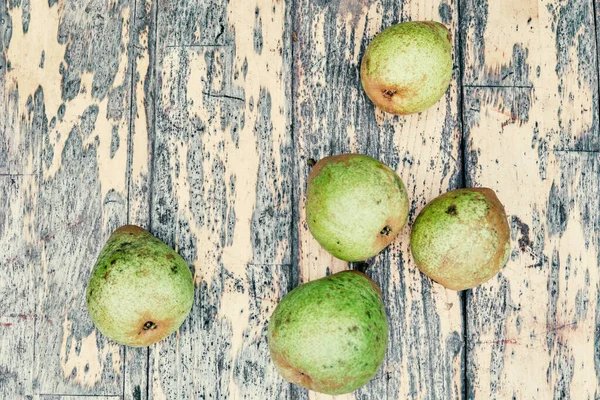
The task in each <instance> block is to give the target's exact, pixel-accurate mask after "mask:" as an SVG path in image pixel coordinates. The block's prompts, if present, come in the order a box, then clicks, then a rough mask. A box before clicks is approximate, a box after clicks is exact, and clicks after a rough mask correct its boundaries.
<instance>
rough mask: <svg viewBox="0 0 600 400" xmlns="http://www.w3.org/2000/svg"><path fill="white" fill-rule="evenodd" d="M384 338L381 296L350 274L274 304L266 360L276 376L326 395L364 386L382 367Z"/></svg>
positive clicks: (317, 282) (306, 287)
mask: <svg viewBox="0 0 600 400" xmlns="http://www.w3.org/2000/svg"><path fill="white" fill-rule="evenodd" d="M387 338H388V323H387V317H386V314H385V309H384V307H383V303H382V301H381V290H380V289H379V287H378V286H377V284H376V283H375V282H373V281H372V280H371V279H370V278H369V277H367V276H366V275H365V274H363V273H360V272H356V271H344V272H339V273H337V274H333V275H330V276H327V277H325V278H321V279H318V280H315V281H311V282H308V283H305V284H302V285H300V286H298V287H297V288H295V289H294V290H292V291H291V292H289V293H288V294H287V295H286V296H285V297H284V298H283V299H282V300H281V301H280V302H279V304H278V305H277V307H276V308H275V311H274V312H273V315H272V316H271V318H270V321H269V327H268V344H269V351H270V353H271V359H272V360H273V363H274V364H275V366H276V368H277V370H278V371H279V372H280V373H281V375H282V376H283V377H284V378H285V379H286V380H288V381H289V382H292V383H294V384H296V385H299V386H302V387H305V388H307V389H310V390H314V391H316V392H321V393H326V394H342V393H349V392H352V391H354V390H356V389H358V388H360V387H361V386H363V385H365V384H366V383H367V382H369V380H371V378H373V376H374V375H375V373H376V372H377V370H378V369H379V367H380V366H381V364H382V362H383V359H384V357H385V351H386V347H387Z"/></svg>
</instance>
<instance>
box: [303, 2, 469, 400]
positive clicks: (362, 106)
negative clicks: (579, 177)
mask: <svg viewBox="0 0 600 400" xmlns="http://www.w3.org/2000/svg"><path fill="white" fill-rule="evenodd" d="M457 11H458V10H457V7H456V2H453V1H405V2H404V3H403V4H399V3H398V2H394V1H363V2H352V1H343V0H342V1H330V2H322V1H312V0H300V1H298V2H297V9H296V10H295V13H294V21H293V23H294V25H293V26H294V38H295V40H297V41H296V42H295V43H294V84H293V88H294V95H293V99H294V115H295V118H294V142H295V147H296V148H295V154H296V159H295V167H296V169H295V170H296V173H295V176H294V178H295V179H296V183H295V184H294V189H295V192H294V199H296V201H295V203H294V207H295V209H294V213H295V224H294V225H295V229H297V233H296V234H297V238H296V239H295V240H296V241H297V248H296V249H295V259H294V266H295V271H297V276H296V275H294V280H295V282H294V283H299V282H306V281H308V280H312V279H316V278H320V277H323V276H325V275H326V274H328V273H333V272H337V271H340V270H343V269H347V268H348V265H347V264H346V263H344V262H342V261H340V260H336V259H334V258H333V257H332V256H330V255H328V254H327V253H326V252H325V251H324V250H323V249H322V248H321V247H320V246H319V245H318V243H317V242H316V241H315V240H314V238H313V237H312V236H311V234H310V232H309V231H308V228H307V226H306V223H305V221H304V214H305V211H304V204H305V203H304V202H305V189H306V179H307V177H308V174H309V172H310V166H309V165H308V164H307V162H308V160H310V159H314V160H318V159H320V158H322V157H325V156H328V155H332V154H338V153H344V152H358V153H363V154H367V155H370V156H373V157H375V158H378V159H379V160H381V161H382V162H384V163H386V164H388V165H389V166H391V167H392V168H394V169H396V171H397V172H398V173H399V174H400V176H401V178H402V179H403V181H404V183H405V184H406V186H407V188H408V191H409V197H410V199H411V215H410V223H412V221H413V220H414V217H415V216H416V213H418V211H419V210H420V209H421V208H422V207H423V206H424V205H425V202H426V201H428V200H431V199H432V198H433V197H435V196H437V195H438V194H440V193H442V192H445V191H446V190H448V189H451V188H455V187H458V186H459V185H460V184H461V167H460V126H459V121H460V114H459V110H460V108H459V90H458V87H459V81H458V78H459V77H460V73H459V72H458V67H459V66H458V64H459V62H458V60H459V59H458V58H457V57H458V53H457V54H455V60H456V73H455V79H454V80H453V82H452V86H451V88H450V90H449V91H448V92H447V94H446V96H445V97H444V98H443V99H442V100H441V101H440V102H439V103H438V104H436V105H435V106H434V107H433V108H431V109H430V110H428V111H427V112H425V113H422V114H420V115H413V116H408V117H402V118H401V117H392V116H391V115H386V114H384V113H382V112H381V111H379V110H377V109H375V107H374V106H373V104H372V103H371V102H370V100H369V99H368V98H367V97H366V95H365V94H364V91H363V90H362V87H361V84H360V74H359V66H360V60H361V56H362V54H363V52H364V50H365V48H366V46H367V45H368V43H369V41H370V40H371V39H372V38H373V36H374V35H375V34H376V33H378V32H379V31H380V30H382V29H383V28H385V27H387V26H389V25H391V24H393V23H396V22H399V21H401V20H402V21H403V20H409V19H413V20H431V19H433V20H438V21H441V22H443V23H445V24H447V25H448V26H449V27H450V29H451V31H452V32H453V33H454V35H453V37H454V38H455V39H456V38H457V37H458V35H457V33H458V32H457V27H458V25H457V17H458V15H457ZM455 44H456V43H455ZM409 233H410V229H409V227H408V226H407V227H406V228H405V229H404V230H403V232H402V233H401V235H400V236H399V238H398V239H397V240H396V241H395V242H394V243H393V245H392V246H391V247H390V248H388V249H387V250H385V251H384V252H383V253H382V254H381V255H379V256H377V257H375V258H374V259H373V260H372V261H371V262H370V270H369V274H370V275H371V276H372V277H373V278H374V279H375V280H376V281H377V282H378V283H379V284H380V285H381V287H382V289H383V295H384V302H385V305H386V308H387V310H388V317H389V321H390V340H389V345H388V352H387V355H386V359H385V361H384V365H383V366H382V368H381V369H380V371H379V372H378V374H377V375H376V377H375V378H374V379H373V380H372V381H371V382H370V383H368V384H367V385H366V386H365V387H364V388H362V389H360V390H358V391H357V392H355V393H354V394H349V395H346V396H337V397H336V398H338V399H342V398H344V399H350V398H403V399H404V398H414V399H441V398H444V399H447V398H458V397H460V396H461V393H462V375H461V370H462V317H461V300H460V296H459V294H457V293H456V292H453V291H447V290H445V289H444V288H443V287H441V286H439V285H434V284H432V283H431V281H430V280H429V279H428V278H426V277H424V276H422V275H421V274H420V273H419V271H418V270H417V269H416V267H415V265H414V263H413V261H412V257H411V255H410V250H409V243H408V242H409V241H408V238H409ZM294 393H295V397H298V398H306V397H308V398H322V399H324V398H329V397H328V396H322V395H317V394H315V393H306V392H305V391H303V390H300V389H299V388H297V387H294Z"/></svg>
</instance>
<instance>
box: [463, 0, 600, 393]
mask: <svg viewBox="0 0 600 400" xmlns="http://www.w3.org/2000/svg"><path fill="white" fill-rule="evenodd" d="M507 3H508V4H507ZM461 6H462V7H461V8H462V10H464V18H463V20H462V24H463V25H462V26H463V36H464V39H463V42H464V43H465V83H466V85H465V99H464V120H465V140H466V145H467V148H466V153H467V159H466V165H467V182H466V183H467V185H468V186H488V187H492V188H494V189H495V190H496V192H497V193H498V196H499V198H500V200H501V201H502V202H503V203H504V205H505V207H506V210H507V214H508V218H509V222H510V224H511V235H512V239H513V241H512V246H513V251H512V254H511V258H510V260H509V262H508V264H507V266H506V267H505V268H504V270H503V271H502V272H501V274H499V275H498V276H497V277H496V278H494V279H492V280H491V281H490V282H489V283H487V284H485V285H483V286H481V287H479V288H476V289H475V290H473V291H472V292H471V293H469V294H468V304H467V314H466V317H467V321H468V324H467V339H466V340H467V343H468V347H467V382H466V392H467V398H492V399H493V398H498V399H505V398H527V399H533V398H535V399H542V398H543V399H549V398H554V399H567V398H573V399H587V398H597V397H598V394H599V393H600V381H599V380H598V376H599V375H598V372H600V363H599V361H598V360H599V358H598V345H599V344H600V340H599V338H600V335H599V333H598V322H599V321H600V318H599V315H598V312H597V310H598V308H597V307H598V301H599V299H600V292H599V271H598V265H599V261H600V242H599V234H598V227H599V226H600V225H599V224H600V203H599V200H598V199H599V195H600V193H599V192H600V179H599V178H600V165H599V161H600V157H599V153H598V151H599V150H600V148H599V146H598V139H599V137H598V78H597V76H598V75H597V74H598V65H597V62H596V60H597V58H596V52H597V49H596V34H595V32H594V18H595V15H594V5H593V3H592V2H590V1H582V2H563V1H538V0H525V1H522V0H518V1H517V0H515V1H509V2H502V5H500V4H499V3H498V4H496V2H489V3H488V2H480V1H462V2H461ZM499 7H501V9H502V12H500V8H499Z"/></svg>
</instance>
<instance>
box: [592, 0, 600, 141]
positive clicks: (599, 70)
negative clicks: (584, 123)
mask: <svg viewBox="0 0 600 400" xmlns="http://www.w3.org/2000/svg"><path fill="white" fill-rule="evenodd" d="M596 7H597V6H596V0H592V10H593V12H594V44H595V46H596V90H597V93H598V96H597V98H598V103H597V104H596V107H597V108H598V109H600V64H599V63H600V59H599V56H598V21H597V18H598V13H597V8H596ZM596 128H598V129H599V131H600V121H599V122H598V126H597V127H596Z"/></svg>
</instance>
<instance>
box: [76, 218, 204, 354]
mask: <svg viewBox="0 0 600 400" xmlns="http://www.w3.org/2000/svg"><path fill="white" fill-rule="evenodd" d="M86 295H87V296H86V297H87V308H88V311H89V313H90V316H91V318H92V321H93V322H94V325H95V326H96V328H98V330H99V331H100V332H102V333H103V334H104V336H107V337H108V338H110V339H112V340H114V341H115V342H117V343H120V344H123V345H127V346H132V347H143V346H149V345H151V344H153V343H156V342H158V341H159V340H161V339H163V338H165V337H167V336H169V335H170V334H172V333H173V332H175V331H176V330H177V329H178V328H179V326H180V325H181V324H182V323H183V321H184V320H185V318H186V317H187V315H188V314H189V312H190V310H191V308H192V303H193V301H194V280H193V277H192V273H191V272H190V269H189V267H188V265H187V263H186V262H185V261H184V260H183V259H182V258H181V256H180V255H179V254H177V253H176V252H175V251H174V250H173V249H172V248H170V247H169V246H167V245H166V244H165V243H164V242H162V241H161V240H159V239H158V238H156V237H155V236H153V235H152V234H151V233H150V232H148V231H146V230H145V229H143V228H140V227H139V226H134V225H125V226H122V227H120V228H119V229H117V230H116V231H115V232H113V234H112V235H111V236H110V238H109V239H108V241H107V242H106V244H105V246H104V248H103V249H102V251H101V252H100V255H99V256H98V260H97V261H96V264H95V265H94V268H93V270H92V274H91V277H90V280H89V283H88V286H87V293H86Z"/></svg>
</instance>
